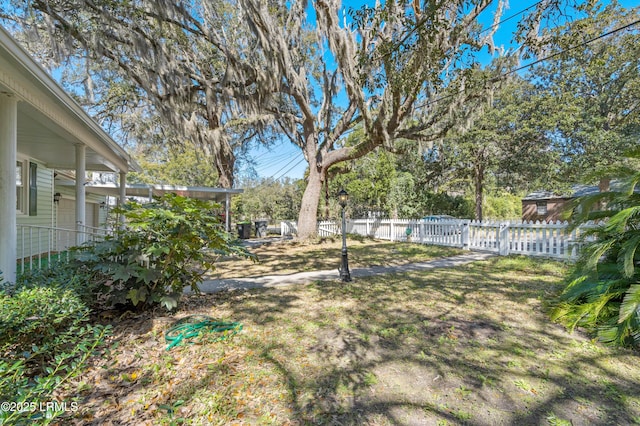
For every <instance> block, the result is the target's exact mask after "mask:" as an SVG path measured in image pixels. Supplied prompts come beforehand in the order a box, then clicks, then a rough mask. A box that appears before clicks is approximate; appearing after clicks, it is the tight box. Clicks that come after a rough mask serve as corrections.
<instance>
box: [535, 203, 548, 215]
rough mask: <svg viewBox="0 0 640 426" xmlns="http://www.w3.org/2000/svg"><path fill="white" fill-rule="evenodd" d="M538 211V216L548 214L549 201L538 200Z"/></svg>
mask: <svg viewBox="0 0 640 426" xmlns="http://www.w3.org/2000/svg"><path fill="white" fill-rule="evenodd" d="M536 213H537V214H538V216H546V214H547V202H546V201H538V202H536Z"/></svg>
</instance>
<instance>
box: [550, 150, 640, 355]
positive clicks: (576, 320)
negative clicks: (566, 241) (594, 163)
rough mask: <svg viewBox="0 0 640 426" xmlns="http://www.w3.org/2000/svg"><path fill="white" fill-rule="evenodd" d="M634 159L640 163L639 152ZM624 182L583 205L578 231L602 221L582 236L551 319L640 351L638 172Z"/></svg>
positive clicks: (586, 199)
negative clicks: (591, 331)
mask: <svg viewBox="0 0 640 426" xmlns="http://www.w3.org/2000/svg"><path fill="white" fill-rule="evenodd" d="M634 157H635V158H639V159H640V150H639V151H638V152H636V153H635V155H634ZM623 182H624V184H623V186H622V188H621V189H620V190H618V191H612V192H606V193H600V194H597V195H593V196H588V197H584V198H582V199H580V200H579V203H578V205H577V208H576V209H575V210H574V214H573V218H574V222H575V223H574V226H577V225H580V224H584V223H585V222H587V221H590V220H594V219H601V220H604V221H603V222H600V224H599V225H597V226H593V227H591V228H587V230H586V232H585V233H584V234H583V236H582V241H583V243H585V245H584V247H583V250H582V252H581V256H580V259H579V261H578V263H577V264H576V266H575V268H574V271H573V274H572V276H571V278H570V280H569V282H568V284H567V286H566V288H565V289H564V291H563V292H562V294H561V295H560V297H559V300H558V301H557V303H556V304H555V308H554V310H553V311H552V318H553V319H556V320H560V321H562V322H563V323H565V324H566V325H567V326H569V327H570V328H571V329H573V328H575V327H576V326H581V327H586V328H587V329H590V330H593V331H595V332H597V335H598V338H599V339H600V340H601V341H602V342H604V343H607V344H614V345H637V346H640V266H639V264H640V194H638V193H637V192H636V187H637V186H638V184H639V183H640V172H638V171H637V170H635V171H633V172H632V173H630V174H629V175H627V176H626V178H625V179H624V181H623ZM602 205H606V206H607V208H606V209H601V210H600V209H598V206H602Z"/></svg>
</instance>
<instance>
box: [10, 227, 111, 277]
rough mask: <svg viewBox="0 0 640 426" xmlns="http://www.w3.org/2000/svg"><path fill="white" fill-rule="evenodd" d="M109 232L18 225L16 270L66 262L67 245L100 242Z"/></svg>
mask: <svg viewBox="0 0 640 426" xmlns="http://www.w3.org/2000/svg"><path fill="white" fill-rule="evenodd" d="M110 234H112V231H111V230H109V229H105V228H95V227H91V226H80V227H79V229H77V230H76V229H66V228H55V227H49V226H33V225H18V259H17V262H18V272H24V271H25V270H32V269H42V268H44V267H46V266H47V265H50V264H51V263H52V262H56V261H62V262H68V261H69V259H70V251H69V248H71V247H74V246H78V245H80V244H83V243H85V242H90V241H100V240H103V239H104V238H105V236H107V235H110Z"/></svg>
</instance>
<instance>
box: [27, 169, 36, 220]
mask: <svg viewBox="0 0 640 426" xmlns="http://www.w3.org/2000/svg"><path fill="white" fill-rule="evenodd" d="M37 215H38V165H37V164H36V163H29V216H37Z"/></svg>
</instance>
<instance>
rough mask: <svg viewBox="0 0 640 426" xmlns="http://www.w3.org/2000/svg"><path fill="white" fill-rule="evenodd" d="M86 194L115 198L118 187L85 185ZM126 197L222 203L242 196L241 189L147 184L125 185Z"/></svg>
mask: <svg viewBox="0 0 640 426" xmlns="http://www.w3.org/2000/svg"><path fill="white" fill-rule="evenodd" d="M86 189H87V192H93V193H95V194H101V195H110V196H114V197H117V196H118V194H119V191H120V189H119V187H118V186H117V185H116V184H91V183H89V184H87V186H86ZM125 190H126V195H127V196H128V197H150V196H152V195H158V196H162V195H164V194H168V193H174V194H177V195H182V196H185V197H190V198H197V199H200V200H213V201H217V202H224V201H225V199H226V197H227V195H229V196H233V195H237V194H242V193H243V192H244V190H243V189H239V188H232V189H227V188H213V187H208V186H181V185H147V184H127V185H126V186H125Z"/></svg>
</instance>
